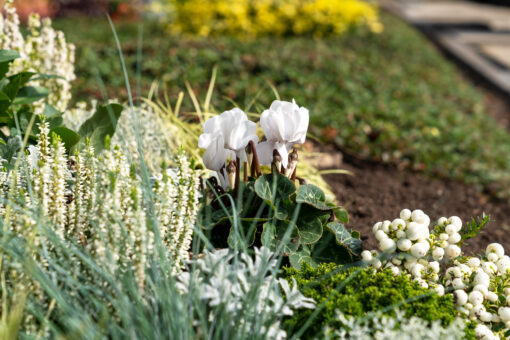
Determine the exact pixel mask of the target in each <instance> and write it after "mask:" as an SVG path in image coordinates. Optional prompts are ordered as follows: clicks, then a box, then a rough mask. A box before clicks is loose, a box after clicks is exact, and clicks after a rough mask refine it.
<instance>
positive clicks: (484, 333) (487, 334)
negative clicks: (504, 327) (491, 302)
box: [475, 314, 495, 340]
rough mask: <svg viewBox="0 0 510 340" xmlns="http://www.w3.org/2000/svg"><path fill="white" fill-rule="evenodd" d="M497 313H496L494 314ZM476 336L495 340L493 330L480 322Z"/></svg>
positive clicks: (476, 329) (484, 339)
mask: <svg viewBox="0 0 510 340" xmlns="http://www.w3.org/2000/svg"><path fill="white" fill-rule="evenodd" d="M493 315H495V314H493ZM475 336H476V338H477V339H483V340H495V338H494V335H493V333H492V331H491V330H490V329H489V327H487V326H485V325H482V324H478V325H476V328H475Z"/></svg>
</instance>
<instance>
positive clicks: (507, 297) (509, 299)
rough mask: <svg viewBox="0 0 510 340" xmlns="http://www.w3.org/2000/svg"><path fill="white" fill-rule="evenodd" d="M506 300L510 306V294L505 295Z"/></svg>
mask: <svg viewBox="0 0 510 340" xmlns="http://www.w3.org/2000/svg"><path fill="white" fill-rule="evenodd" d="M505 302H506V304H507V305H509V306H510V295H507V296H506V297H505Z"/></svg>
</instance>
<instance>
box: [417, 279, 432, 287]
mask: <svg viewBox="0 0 510 340" xmlns="http://www.w3.org/2000/svg"><path fill="white" fill-rule="evenodd" d="M418 285H420V287H421V288H423V289H427V288H429V284H428V283H427V282H426V281H425V280H418Z"/></svg>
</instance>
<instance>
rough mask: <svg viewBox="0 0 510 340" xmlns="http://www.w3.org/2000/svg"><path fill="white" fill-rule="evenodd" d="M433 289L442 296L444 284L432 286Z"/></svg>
mask: <svg viewBox="0 0 510 340" xmlns="http://www.w3.org/2000/svg"><path fill="white" fill-rule="evenodd" d="M434 290H435V291H436V293H437V295H439V296H443V295H444V286H443V285H437V286H436V287H434Z"/></svg>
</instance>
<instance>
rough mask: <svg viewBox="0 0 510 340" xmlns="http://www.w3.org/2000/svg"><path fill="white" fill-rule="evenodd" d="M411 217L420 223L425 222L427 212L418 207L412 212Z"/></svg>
mask: <svg viewBox="0 0 510 340" xmlns="http://www.w3.org/2000/svg"><path fill="white" fill-rule="evenodd" d="M411 219H412V220H413V221H414V222H418V223H420V224H421V223H423V222H424V219H425V213H424V212H423V211H422V210H420V209H416V210H414V211H413V212H412V213H411Z"/></svg>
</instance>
